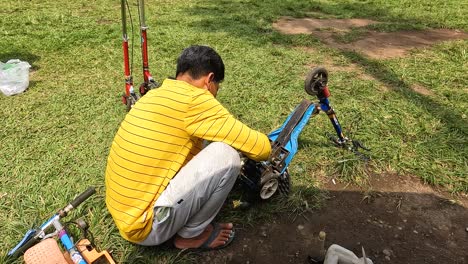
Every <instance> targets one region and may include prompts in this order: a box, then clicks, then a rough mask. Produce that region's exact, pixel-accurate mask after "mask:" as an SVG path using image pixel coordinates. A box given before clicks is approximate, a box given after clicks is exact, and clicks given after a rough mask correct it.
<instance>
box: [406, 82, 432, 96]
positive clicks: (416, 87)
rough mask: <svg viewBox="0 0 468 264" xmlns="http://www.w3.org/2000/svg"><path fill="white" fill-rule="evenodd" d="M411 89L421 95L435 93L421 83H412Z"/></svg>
mask: <svg viewBox="0 0 468 264" xmlns="http://www.w3.org/2000/svg"><path fill="white" fill-rule="evenodd" d="M411 89H412V90H413V91H415V92H416V93H418V94H421V95H434V92H433V91H431V90H429V89H427V88H426V87H424V86H422V85H420V84H413V85H411Z"/></svg>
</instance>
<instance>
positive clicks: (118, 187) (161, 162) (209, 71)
mask: <svg viewBox="0 0 468 264" xmlns="http://www.w3.org/2000/svg"><path fill="white" fill-rule="evenodd" d="M223 79H224V64H223V61H222V59H221V57H220V56H219V55H218V54H217V53H216V51H214V50H213V49H211V48H209V47H206V46H191V47H189V48H187V49H185V50H184V51H183V52H182V54H181V55H180V57H179V58H178V60H177V71H176V79H175V80H173V79H166V80H165V81H164V82H163V84H162V86H161V87H159V88H158V89H155V90H151V91H149V92H148V93H147V94H146V95H145V96H144V97H142V98H141V99H140V100H139V101H138V102H137V103H136V104H135V105H134V107H133V108H132V109H131V110H130V112H129V113H128V114H127V116H126V117H125V119H124V120H123V122H122V124H121V125H120V128H119V130H118V132H117V134H116V136H115V138H114V141H113V143H112V146H111V149H110V153H109V157H108V162H107V168H106V204H107V208H108V209H109V212H110V213H111V215H112V217H113V219H114V222H115V223H116V225H117V227H118V229H119V231H120V234H121V235H122V237H124V238H125V239H127V240H129V241H131V242H134V243H137V244H140V245H147V246H150V245H159V244H161V243H163V242H165V241H167V240H168V239H170V238H171V237H173V236H174V235H175V238H174V245H175V246H176V247H177V248H202V249H218V248H222V247H224V246H227V245H228V244H229V243H230V242H231V241H232V239H233V238H234V230H233V225H232V223H222V224H216V223H212V221H213V219H214V217H215V216H216V215H217V213H218V212H219V210H220V208H221V206H222V204H223V202H224V201H225V199H226V197H227V195H228V193H229V192H230V190H231V189H232V187H233V185H234V183H235V181H236V178H237V176H238V174H239V171H240V166H241V165H240V158H239V154H238V152H237V151H240V152H242V153H243V154H244V155H246V156H247V157H249V158H251V159H253V160H256V161H260V160H266V159H267V158H268V156H269V155H270V152H271V146H270V143H269V140H268V138H267V136H266V135H264V134H263V133H260V132H258V131H255V130H252V129H250V128H249V127H247V126H246V125H244V124H243V123H242V122H240V121H238V120H236V119H235V118H234V117H233V116H232V115H231V114H230V113H229V112H228V111H227V110H226V109H225V108H224V107H223V106H222V105H221V104H220V103H219V102H218V101H217V100H216V99H215V97H216V95H217V93H218V90H219V85H220V83H221V82H222V81H223ZM204 140H206V141H211V142H213V143H211V144H209V145H208V146H207V147H205V148H203V145H202V144H203V141H204Z"/></svg>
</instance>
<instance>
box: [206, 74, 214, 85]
mask: <svg viewBox="0 0 468 264" xmlns="http://www.w3.org/2000/svg"><path fill="white" fill-rule="evenodd" d="M207 77H208V78H207V79H208V82H209V83H210V82H213V81H214V73H213V72H210V73H208V76H207Z"/></svg>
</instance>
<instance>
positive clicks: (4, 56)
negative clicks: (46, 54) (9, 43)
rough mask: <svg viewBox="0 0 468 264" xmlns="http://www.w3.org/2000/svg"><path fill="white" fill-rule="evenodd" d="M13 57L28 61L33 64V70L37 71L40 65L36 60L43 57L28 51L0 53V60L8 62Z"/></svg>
mask: <svg viewBox="0 0 468 264" xmlns="http://www.w3.org/2000/svg"><path fill="white" fill-rule="evenodd" d="M11 59H19V60H21V61H26V62H28V63H29V64H30V65H31V70H33V71H37V70H38V69H39V66H37V65H36V64H35V62H36V61H39V60H40V59H41V57H40V56H37V55H35V54H32V53H29V52H27V51H12V52H7V53H0V61H1V62H7V61H8V60H11Z"/></svg>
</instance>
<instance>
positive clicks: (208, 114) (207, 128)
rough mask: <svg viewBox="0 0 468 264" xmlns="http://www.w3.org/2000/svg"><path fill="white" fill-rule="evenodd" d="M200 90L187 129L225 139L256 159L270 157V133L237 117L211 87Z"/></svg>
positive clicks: (197, 134)
mask: <svg viewBox="0 0 468 264" xmlns="http://www.w3.org/2000/svg"><path fill="white" fill-rule="evenodd" d="M201 92H202V94H201V95H197V96H194V97H193V100H192V101H191V103H190V106H189V109H188V111H187V114H186V118H185V120H184V122H185V126H186V130H187V132H188V133H189V134H190V135H191V136H192V137H197V138H202V139H205V140H208V141H219V142H224V143H226V144H228V145H230V146H232V147H233V148H235V149H237V150H239V151H241V152H242V153H244V154H245V155H246V156H247V157H249V158H251V159H253V160H255V161H261V160H266V159H268V156H269V155H270V152H271V145H270V141H269V140H268V137H267V136H266V135H265V134H263V133H261V132H259V131H256V130H253V129H251V128H249V127H248V126H246V125H245V124H243V123H242V122H240V121H239V120H237V119H236V118H234V117H233V116H232V115H231V114H230V113H229V112H228V111H227V109H226V108H224V107H223V106H222V105H221V104H220V103H219V102H218V100H216V99H215V98H214V97H213V96H212V95H211V94H210V93H209V92H208V91H204V90H202V91H201Z"/></svg>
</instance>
